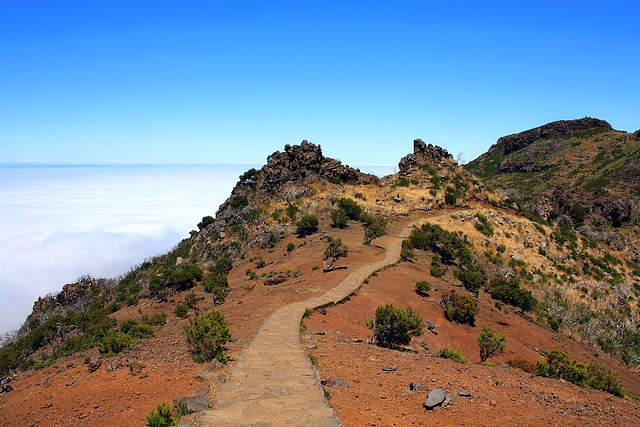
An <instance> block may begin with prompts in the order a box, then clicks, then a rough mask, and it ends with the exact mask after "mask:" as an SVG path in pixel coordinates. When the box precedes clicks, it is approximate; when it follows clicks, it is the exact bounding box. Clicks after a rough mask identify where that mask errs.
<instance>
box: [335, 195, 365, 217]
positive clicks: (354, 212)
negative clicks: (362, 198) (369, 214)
mask: <svg viewBox="0 0 640 427" xmlns="http://www.w3.org/2000/svg"><path fill="white" fill-rule="evenodd" d="M337 205H338V208H339V209H342V210H344V212H345V213H346V215H347V216H348V217H349V219H352V220H358V219H360V214H361V213H362V207H361V206H360V205H359V204H358V203H356V201H355V200H353V199H350V198H348V197H342V198H340V199H338V201H337Z"/></svg>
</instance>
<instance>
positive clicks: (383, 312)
mask: <svg viewBox="0 0 640 427" xmlns="http://www.w3.org/2000/svg"><path fill="white" fill-rule="evenodd" d="M367 326H368V327H369V329H372V330H373V341H374V342H375V343H376V344H377V345H379V346H380V347H387V348H396V347H398V346H399V345H406V344H409V343H410V342H411V338H412V337H414V336H420V335H422V330H423V324H422V318H421V317H420V315H419V314H418V313H417V312H416V311H414V310H413V309H412V308H410V307H409V308H407V309H405V310H403V309H401V308H397V307H394V306H393V305H391V304H387V305H381V306H379V307H378V308H377V309H376V317H375V319H373V320H369V321H368V322H367Z"/></svg>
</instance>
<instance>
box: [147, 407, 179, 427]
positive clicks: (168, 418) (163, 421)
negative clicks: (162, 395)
mask: <svg viewBox="0 0 640 427" xmlns="http://www.w3.org/2000/svg"><path fill="white" fill-rule="evenodd" d="M176 421H177V420H176V419H175V418H174V416H173V414H172V412H171V407H170V406H169V404H167V403H165V402H162V403H158V405H157V406H156V409H153V410H152V411H151V412H149V415H147V425H149V426H150V427H170V426H174V425H176Z"/></svg>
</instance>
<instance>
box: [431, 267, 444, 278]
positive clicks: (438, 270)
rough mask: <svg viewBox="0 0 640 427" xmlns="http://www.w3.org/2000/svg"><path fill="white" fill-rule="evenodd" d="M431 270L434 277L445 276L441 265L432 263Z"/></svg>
mask: <svg viewBox="0 0 640 427" xmlns="http://www.w3.org/2000/svg"><path fill="white" fill-rule="evenodd" d="M429 271H430V273H431V275H432V276H433V277H436V278H438V279H439V278H441V277H442V276H444V269H443V268H442V266H441V265H434V264H431V269H430V270H429Z"/></svg>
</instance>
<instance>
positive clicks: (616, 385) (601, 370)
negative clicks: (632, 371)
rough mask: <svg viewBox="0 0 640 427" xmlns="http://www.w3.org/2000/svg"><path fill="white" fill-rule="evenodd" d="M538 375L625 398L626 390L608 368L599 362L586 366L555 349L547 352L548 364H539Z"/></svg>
mask: <svg viewBox="0 0 640 427" xmlns="http://www.w3.org/2000/svg"><path fill="white" fill-rule="evenodd" d="M538 375H540V376H544V377H549V378H556V379H563V380H565V381H569V382H571V383H574V384H577V385H580V386H584V387H591V388H595V389H598V390H603V391H606V392H608V393H611V394H613V395H615V396H619V397H624V396H625V390H624V388H623V387H622V385H621V383H620V380H619V379H618V376H617V375H616V374H614V373H613V372H611V371H610V370H609V369H607V367H606V366H604V365H603V364H601V363H597V362H590V363H589V364H588V365H585V364H584V363H582V362H578V361H577V360H575V359H572V358H571V357H569V355H568V354H567V353H565V352H560V351H558V350H555V349H554V350H551V351H548V352H547V363H544V362H538Z"/></svg>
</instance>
